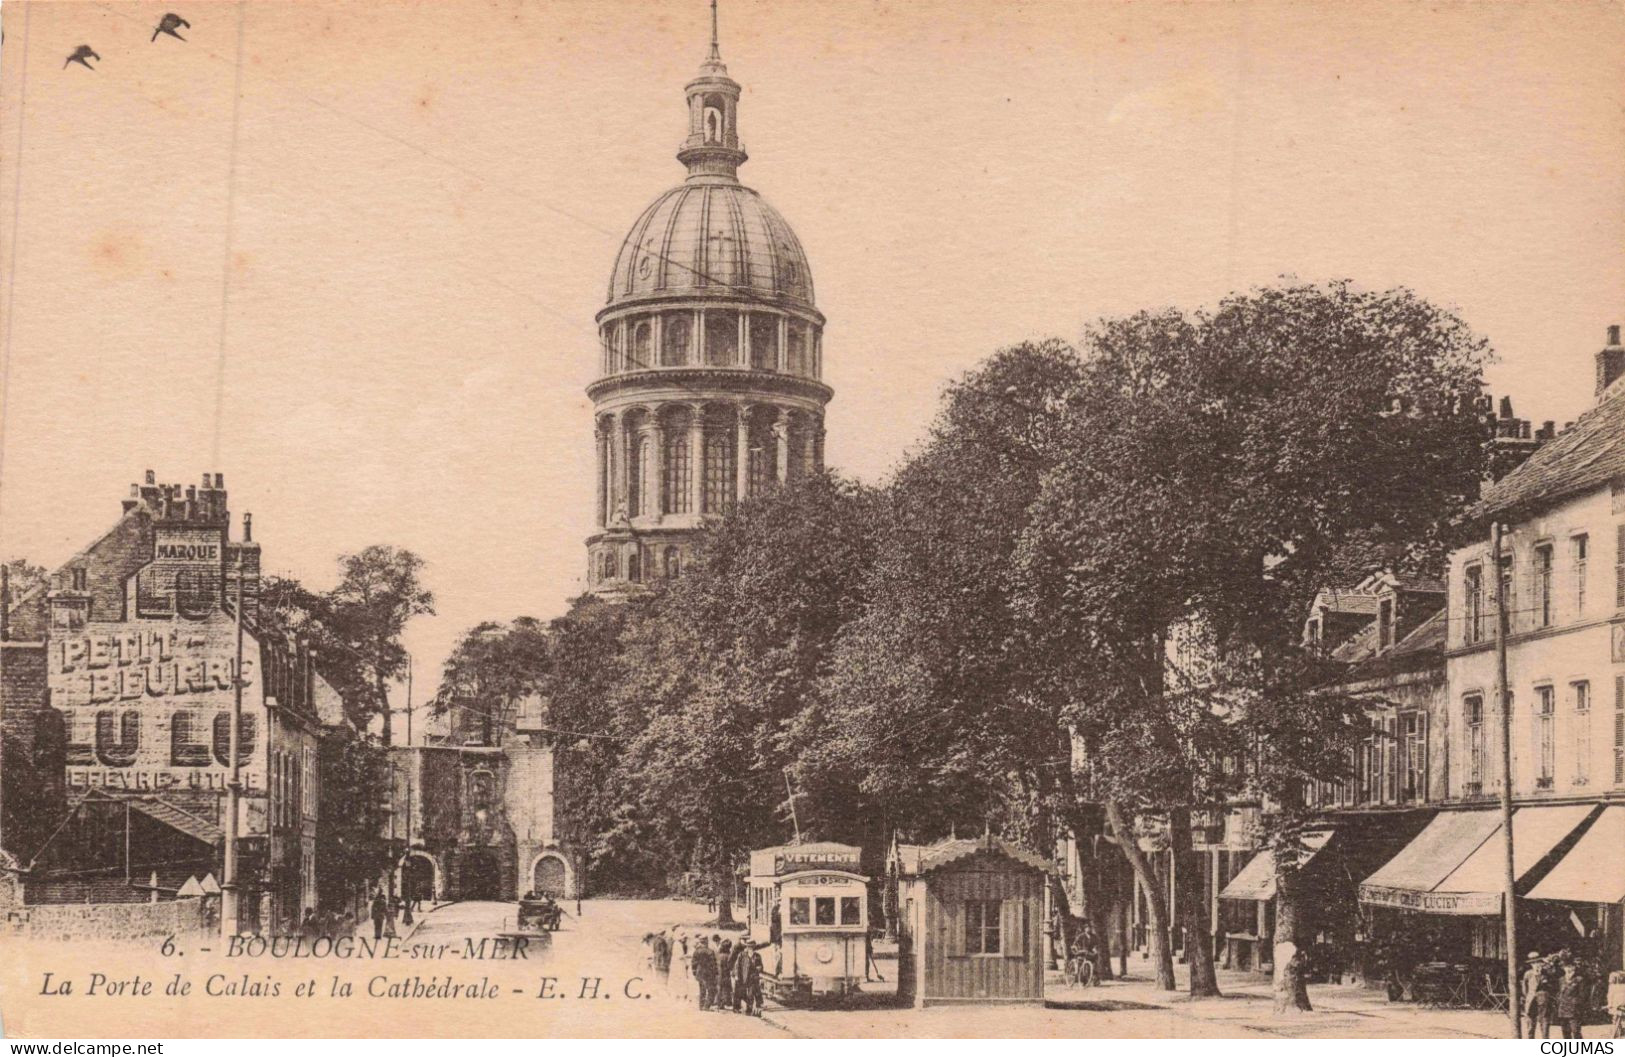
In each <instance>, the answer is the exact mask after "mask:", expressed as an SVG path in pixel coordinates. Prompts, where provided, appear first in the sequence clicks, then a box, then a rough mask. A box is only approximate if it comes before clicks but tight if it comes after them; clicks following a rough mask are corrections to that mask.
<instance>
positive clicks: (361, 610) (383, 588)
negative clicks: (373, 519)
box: [328, 544, 434, 745]
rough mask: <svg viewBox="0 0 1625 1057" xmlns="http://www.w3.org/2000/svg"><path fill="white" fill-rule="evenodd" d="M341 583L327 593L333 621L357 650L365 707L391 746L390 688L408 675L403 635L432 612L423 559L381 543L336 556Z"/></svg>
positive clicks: (386, 743) (431, 601)
mask: <svg viewBox="0 0 1625 1057" xmlns="http://www.w3.org/2000/svg"><path fill="white" fill-rule="evenodd" d="M339 571H340V579H339V584H338V586H337V587H335V588H334V589H333V590H332V592H330V593H329V595H328V599H329V601H330V603H331V605H332V607H333V615H334V620H335V621H336V623H337V626H338V627H339V628H340V629H341V630H342V631H343V632H344V634H345V637H346V638H347V640H348V645H349V647H350V648H351V649H353V650H354V651H356V654H357V656H358V658H359V659H360V662H361V664H362V666H363V667H364V669H365V671H366V673H367V678H368V681H369V683H370V684H371V687H372V697H371V699H370V701H369V702H368V707H369V708H371V709H372V710H374V711H376V712H377V713H378V714H379V715H381V716H382V717H383V727H382V730H383V741H384V744H385V745H389V744H391V743H392V742H393V740H394V738H393V730H394V726H393V722H392V720H393V715H392V713H393V711H394V710H393V709H392V708H391V707H390V703H389V684H390V683H391V682H392V681H394V680H395V679H397V678H399V677H400V675H401V674H402V673H403V672H405V671H406V658H407V653H406V647H405V646H403V645H402V644H401V635H402V633H403V632H404V631H405V630H406V626H407V624H408V623H410V622H411V620H412V618H413V617H416V616H428V615H432V614H433V613H434V595H433V594H432V593H431V592H430V591H428V590H427V589H426V588H425V587H424V586H423V583H422V573H423V559H422V558H420V557H418V556H417V555H416V554H414V553H412V552H411V551H409V550H405V549H403V548H398V547H392V546H388V545H384V544H373V545H372V546H369V547H364V548H362V549H361V550H360V551H357V552H356V553H354V554H346V555H344V556H342V557H341V558H339Z"/></svg>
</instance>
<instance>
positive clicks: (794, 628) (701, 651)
mask: <svg viewBox="0 0 1625 1057" xmlns="http://www.w3.org/2000/svg"><path fill="white" fill-rule="evenodd" d="M872 503H873V500H872V497H871V496H870V495H869V494H868V493H867V492H866V491H865V490H863V489H861V488H859V487H858V486H856V485H853V484H851V483H847V482H843V481H839V480H837V479H835V478H833V477H830V476H828V475H819V476H815V477H812V478H809V479H806V480H803V481H799V482H796V483H793V484H791V485H789V486H786V487H784V488H782V489H778V490H775V491H774V492H772V493H770V494H768V495H766V496H761V497H757V498H753V499H752V500H750V501H749V502H746V503H744V504H742V505H741V507H740V509H739V510H738V511H736V512H735V513H734V514H733V515H732V516H730V517H728V518H725V519H723V520H722V521H721V522H719V523H717V524H716V525H714V526H712V527H711V528H710V529H709V530H708V531H707V533H706V534H705V536H704V537H703V538H702V540H701V543H700V546H699V550H698V556H697V560H696V561H695V562H693V563H692V564H691V566H690V568H689V569H688V570H687V571H685V574H684V576H683V577H682V578H681V579H679V580H677V581H675V582H674V583H671V584H668V585H666V586H665V588H664V589H663V590H662V591H661V592H660V593H659V594H657V595H656V597H655V598H653V599H651V600H650V602H649V612H648V613H647V614H646V615H645V618H644V619H643V620H641V621H639V623H638V625H637V628H636V632H635V633H634V634H631V635H629V636H627V638H626V640H625V655H624V657H623V658H622V668H621V671H622V673H623V675H624V679H623V681H622V683H621V686H620V690H619V692H620V693H622V694H623V695H625V699H626V700H627V701H629V702H639V703H641V704H642V705H643V706H644V707H645V708H646V709H647V717H648V719H647V723H646V726H645V727H644V729H643V730H642V731H641V732H640V733H639V734H638V736H637V737H636V738H635V739H633V741H632V742H631V744H630V745H629V746H628V748H627V752H626V755H625V757H624V758H623V763H622V768H621V776H620V778H619V781H620V782H621V783H622V788H624V789H630V790H635V791H636V793H637V795H638V797H639V806H640V809H641V811H642V814H643V815H644V817H645V818H647V819H649V820H650V824H651V826H652V827H653V829H654V831H655V833H656V834H657V836H658V839H659V841H660V843H661V844H662V845H663V846H664V847H666V848H668V849H669V850H670V853H671V854H672V855H673V857H674V859H675V860H676V861H687V862H690V863H692V864H693V866H694V868H695V869H697V870H700V871H703V872H704V873H706V874H707V875H709V876H710V877H711V878H712V879H713V882H712V885H713V889H714V890H715V891H716V892H717V894H718V895H719V897H720V910H719V915H720V917H722V918H723V919H728V918H729V917H731V910H730V906H729V899H730V896H731V893H732V891H733V877H734V867H735V865H736V863H737V862H738V861H739V860H740V858H741V857H742V855H743V854H744V853H745V852H746V851H748V850H749V849H751V848H753V847H760V846H763V845H765V844H773V843H778V842H779V841H782V840H783V839H785V838H786V837H787V836H789V834H790V832H791V828H792V824H793V821H794V819H793V816H792V812H791V810H790V803H789V792H788V790H787V787H786V784H785V772H786V768H787V767H788V766H789V765H790V764H791V762H792V760H793V747H792V746H793V742H794V737H793V729H794V726H795V724H796V721H797V718H798V716H799V715H800V714H801V712H802V710H803V709H804V708H805V706H806V704H807V702H808V700H809V699H810V697H811V695H812V693H813V692H814V688H815V686H816V684H817V680H818V678H819V676H820V674H821V673H822V672H823V670H824V668H825V666H826V664H827V661H828V657H829V652H830V650H831V647H832V644H833V642H834V640H835V636H836V634H837V633H838V631H839V630H840V628H841V626H842V625H843V624H844V623H845V622H846V621H848V620H850V619H851V617H852V616H853V615H855V613H856V612H857V611H858V608H859V607H860V605H861V584H862V578H863V574H864V571H865V569H866V568H867V566H868V564H869V562H870V553H871V528H872V518H871V515H870V510H871V507H872ZM627 707H631V706H630V705H628V706H627ZM846 821H850V818H849V817H848V818H847V819H846ZM832 828H833V827H832Z"/></svg>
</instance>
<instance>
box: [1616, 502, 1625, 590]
mask: <svg viewBox="0 0 1625 1057" xmlns="http://www.w3.org/2000/svg"><path fill="white" fill-rule="evenodd" d="M1614 608H1615V609H1625V522H1621V523H1620V525H1619V539H1618V540H1617V541H1615V545H1614Z"/></svg>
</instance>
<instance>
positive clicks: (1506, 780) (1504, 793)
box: [1490, 521, 1523, 1039]
mask: <svg viewBox="0 0 1625 1057" xmlns="http://www.w3.org/2000/svg"><path fill="white" fill-rule="evenodd" d="M1501 531H1502V527H1501V523H1500V522H1499V521H1497V522H1496V523H1495V524H1494V525H1493V526H1492V527H1491V529H1490V551H1491V554H1492V559H1493V561H1494V565H1495V699H1496V700H1497V701H1498V702H1500V705H1501V833H1502V844H1503V845H1504V846H1505V850H1506V877H1505V878H1504V882H1505V884H1504V887H1503V889H1502V895H1501V915H1502V918H1503V919H1504V921H1505V922H1506V956H1507V1016H1508V1018H1510V1019H1511V1021H1512V1037H1513V1038H1515V1039H1520V1038H1522V1037H1523V1023H1522V1021H1521V1020H1520V1019H1519V1009H1520V1006H1521V1003H1520V1002H1519V1001H1518V898H1517V896H1518V893H1517V883H1518V871H1517V867H1516V866H1515V865H1514V863H1513V857H1512V708H1511V704H1512V702H1511V700H1510V696H1511V695H1509V694H1508V693H1507V619H1508V617H1507V588H1508V587H1509V586H1510V585H1511V580H1512V577H1511V575H1510V570H1503V569H1502V566H1501Z"/></svg>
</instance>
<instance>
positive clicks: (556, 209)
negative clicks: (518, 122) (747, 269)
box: [96, 0, 749, 366]
mask: <svg viewBox="0 0 1625 1057" xmlns="http://www.w3.org/2000/svg"><path fill="white" fill-rule="evenodd" d="M96 6H97V7H100V8H102V9H103V10H105V11H108V12H110V13H112V14H115V15H118V16H119V17H120V18H124V19H127V20H129V21H131V22H136V23H137V24H143V25H144V23H142V22H141V20H139V19H137V18H135V16H133V15H129V14H126V13H125V12H123V11H121V10H119V9H118V8H116V7H114V6H112V5H111V4H107V3H102V2H100V0H98V2H97V4H96ZM196 50H198V51H200V52H202V53H203V54H204V55H206V56H208V57H209V58H211V59H213V60H214V61H216V62H219V63H224V64H228V65H229V64H230V63H231V60H230V59H227V58H226V57H225V56H222V55H220V54H219V53H217V52H214V51H211V50H210V49H208V48H206V47H199V48H198V49H196ZM266 76H267V78H268V79H271V80H274V81H277V82H278V83H279V84H281V85H282V86H283V87H284V88H285V89H286V91H287V93H288V94H289V95H294V96H297V97H299V98H301V99H304V100H305V101H306V102H309V103H311V104H313V105H315V106H318V107H320V108H322V109H323V110H326V111H328V112H329V113H331V114H334V115H335V116H337V117H340V118H342V119H344V120H345V121H348V122H350V123H352V124H354V125H357V126H359V127H361V128H364V129H366V130H367V131H369V132H372V133H374V134H376V135H379V136H383V137H384V138H385V139H388V140H391V141H393V142H394V143H397V144H399V145H400V146H403V147H406V148H407V149H408V150H411V151H413V152H414V153H417V154H421V155H422V156H423V157H425V158H428V159H429V160H431V161H435V162H439V163H440V164H442V165H445V166H447V167H448V168H451V169H455V170H457V171H458V172H460V173H462V174H463V175H465V176H468V177H470V178H472V179H474V180H478V181H479V182H480V183H481V184H486V185H489V186H491V187H494V188H496V189H497V190H499V191H503V192H505V193H507V194H509V195H512V196H514V197H515V198H519V199H522V200H523V201H525V202H527V203H529V204H532V205H536V206H540V207H541V208H543V209H545V210H547V211H549V212H551V213H556V214H557V215H559V216H561V217H564V218H565V219H567V220H573V221H575V222H576V223H578V224H580V225H582V226H583V227H586V228H588V229H590V230H592V231H596V232H597V233H599V234H600V235H606V236H609V237H611V238H617V240H618V241H619V242H620V244H621V246H622V248H625V247H626V246H627V245H628V238H627V237H626V236H616V234H615V232H614V231H612V230H610V229H609V228H606V227H604V226H602V225H601V224H598V223H597V222H595V221H593V220H589V219H588V218H586V217H584V216H581V215H580V214H578V213H574V212H571V211H570V210H568V209H564V208H562V207H560V206H557V205H555V204H553V203H552V202H549V201H547V200H546V199H544V198H539V197H537V196H535V195H533V194H531V193H529V192H527V191H523V190H520V189H518V188H515V187H510V186H508V185H507V184H506V183H505V182H503V181H501V180H495V179H492V178H491V177H489V176H487V175H485V174H484V173H481V172H480V171H478V170H477V169H472V168H470V167H468V166H467V165H464V164H463V163H461V162H459V161H457V160H455V159H453V158H448V157H446V156H445V155H443V154H440V153H438V152H436V151H433V150H430V149H429V148H427V147H424V146H422V145H421V144H418V143H415V142H413V141H412V140H411V139H409V138H407V137H405V136H402V135H401V134H399V133H397V132H392V131H390V130H389V129H386V128H380V127H379V126H377V125H374V124H372V123H371V122H368V121H364V120H362V119H361V118H358V117H356V116H355V115H353V114H350V113H348V112H346V111H344V110H340V109H339V108H338V107H336V106H334V105H333V104H331V103H329V102H327V101H325V100H323V99H319V98H317V97H316V96H313V95H311V94H309V93H308V92H304V91H301V90H299V89H297V88H293V87H290V86H288V84H287V82H285V81H283V80H282V79H281V78H278V77H276V76H275V75H272V74H267V75H266ZM646 252H648V253H649V256H651V257H654V258H656V259H658V260H661V261H663V262H665V263H666V264H668V265H670V266H672V267H674V268H677V269H680V270H682V271H685V272H688V273H689V274H690V275H692V276H693V277H694V278H696V279H699V280H703V281H704V282H705V283H706V284H707V285H714V286H718V287H722V288H724V289H728V290H748V289H749V286H748V285H745V286H741V285H740V284H738V283H731V282H723V281H722V280H720V279H718V278H716V277H715V276H713V275H711V274H709V273H708V272H706V271H705V270H703V269H700V268H696V267H695V266H694V265H692V264H687V263H684V262H683V261H679V260H677V259H676V258H674V257H670V256H668V255H667V254H665V253H664V252H661V251H646ZM643 366H649V365H647V364H645V365H643Z"/></svg>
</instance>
